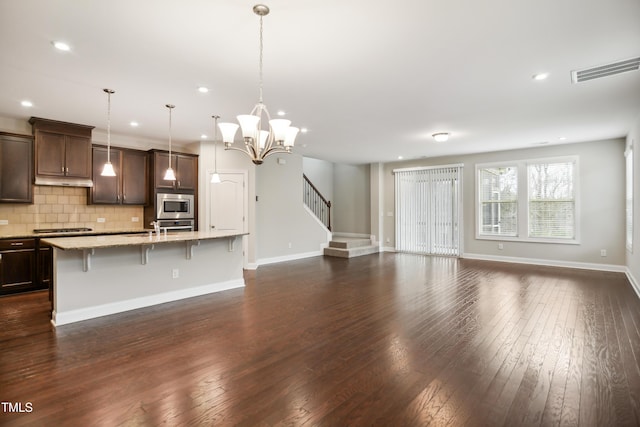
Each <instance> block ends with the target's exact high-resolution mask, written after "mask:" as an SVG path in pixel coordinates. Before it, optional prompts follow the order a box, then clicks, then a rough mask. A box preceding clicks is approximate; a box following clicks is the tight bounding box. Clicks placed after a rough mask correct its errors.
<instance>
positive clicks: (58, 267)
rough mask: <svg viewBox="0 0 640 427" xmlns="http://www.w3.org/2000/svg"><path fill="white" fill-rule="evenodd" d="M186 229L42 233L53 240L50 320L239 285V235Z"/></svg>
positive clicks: (57, 322)
mask: <svg viewBox="0 0 640 427" xmlns="http://www.w3.org/2000/svg"><path fill="white" fill-rule="evenodd" d="M244 234H246V233H238V232H224V231H204V232H203V231H193V232H172V233H160V234H155V233H148V234H125V235H109V236H78V237H60V238H57V237H56V238H46V239H42V241H43V243H46V244H49V245H51V246H52V247H53V249H54V252H53V292H52V300H53V301H52V304H53V310H52V316H51V322H52V323H53V324H54V325H56V326H60V325H64V324H67V323H72V322H78V321H82V320H87V319H92V318H95V317H100V316H106V315H110V314H115V313H120V312H123V311H128V310H133V309H137V308H142V307H148V306H151V305H156V304H162V303H166V302H170V301H176V300H180V299H184V298H190V297H194V296H198V295H205V294H209V293H213V292H219V291H223V290H227V289H233V288H238V287H243V286H244V278H243V274H242V272H243V270H242V268H243V255H242V244H241V239H242V236H243V235H244Z"/></svg>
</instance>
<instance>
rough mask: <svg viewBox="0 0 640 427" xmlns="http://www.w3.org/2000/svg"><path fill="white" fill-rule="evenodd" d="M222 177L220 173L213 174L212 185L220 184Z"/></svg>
mask: <svg viewBox="0 0 640 427" xmlns="http://www.w3.org/2000/svg"><path fill="white" fill-rule="evenodd" d="M220 182H221V181H220V175H219V174H218V173H213V174H211V183H212V184H220Z"/></svg>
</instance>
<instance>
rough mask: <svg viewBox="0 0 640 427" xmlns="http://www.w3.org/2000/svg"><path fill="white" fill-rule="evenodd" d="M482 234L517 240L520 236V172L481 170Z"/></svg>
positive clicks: (500, 169) (504, 169) (515, 170)
mask: <svg viewBox="0 0 640 427" xmlns="http://www.w3.org/2000/svg"><path fill="white" fill-rule="evenodd" d="M479 179H480V189H479V191H480V196H479V199H480V212H481V213H480V217H481V220H480V228H481V231H480V234H485V235H492V236H516V235H517V232H518V212H517V211H518V168H517V167H515V166H507V167H489V168H483V169H480V173H479Z"/></svg>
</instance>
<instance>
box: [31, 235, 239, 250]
mask: <svg viewBox="0 0 640 427" xmlns="http://www.w3.org/2000/svg"><path fill="white" fill-rule="evenodd" d="M246 234H248V233H242V232H237V231H174V232H169V233H166V234H165V233H161V234H160V235H159V236H158V235H156V234H153V235H150V233H146V234H141V233H138V234H117V235H113V234H112V235H100V236H96V235H93V236H87V235H85V236H76V237H52V238H49V237H47V238H42V242H43V243H46V244H49V245H51V246H53V247H55V248H59V249H62V250H82V249H96V248H111V247H117V246H141V245H153V244H158V243H160V244H162V243H171V242H188V241H193V240H210V239H220V238H225V237H236V236H243V235H246ZM65 236H67V235H66V234H65Z"/></svg>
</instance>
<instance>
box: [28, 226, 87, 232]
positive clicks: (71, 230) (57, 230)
mask: <svg viewBox="0 0 640 427" xmlns="http://www.w3.org/2000/svg"><path fill="white" fill-rule="evenodd" d="M82 231H91V228H87V227H79V228H35V229H34V230H33V232H34V233H79V232H82Z"/></svg>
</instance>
